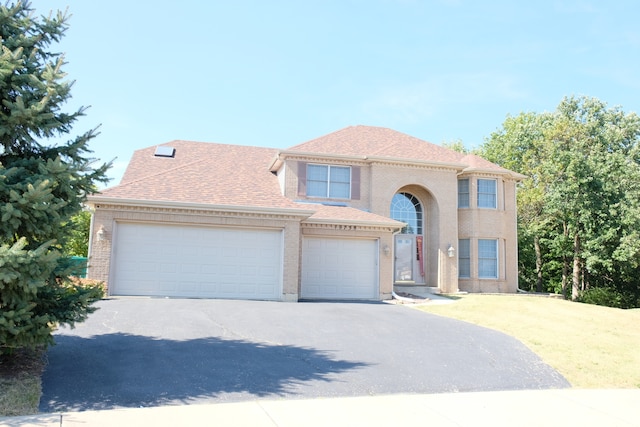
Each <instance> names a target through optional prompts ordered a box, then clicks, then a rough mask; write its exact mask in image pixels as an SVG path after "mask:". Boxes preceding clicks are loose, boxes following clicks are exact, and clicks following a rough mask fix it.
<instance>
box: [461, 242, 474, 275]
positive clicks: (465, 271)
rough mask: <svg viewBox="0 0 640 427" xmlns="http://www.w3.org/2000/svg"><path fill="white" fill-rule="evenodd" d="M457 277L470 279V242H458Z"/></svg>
mask: <svg viewBox="0 0 640 427" xmlns="http://www.w3.org/2000/svg"><path fill="white" fill-rule="evenodd" d="M458 277H462V278H469V277H471V241H470V240H469V239H460V240H458Z"/></svg>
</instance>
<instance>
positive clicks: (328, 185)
mask: <svg viewBox="0 0 640 427" xmlns="http://www.w3.org/2000/svg"><path fill="white" fill-rule="evenodd" d="M310 167H321V168H326V175H325V179H324V180H311V179H310V178H309V177H310V175H311V174H310V173H309V168H310ZM332 169H348V171H349V180H348V182H346V184H347V188H348V190H347V192H348V194H347V196H346V197H340V196H331V187H332V180H331V170H332ZM351 174H352V172H351V166H341V165H323V164H318V163H309V164H307V177H306V180H307V184H306V187H307V191H306V194H307V197H320V198H325V199H344V200H349V199H351V183H352V176H351ZM311 182H316V183H324V190H325V191H324V193H323V194H311V192H310V190H311V187H312V185H309V184H310V183H311ZM334 184H337V183H334ZM340 184H345V183H344V182H341V183H340Z"/></svg>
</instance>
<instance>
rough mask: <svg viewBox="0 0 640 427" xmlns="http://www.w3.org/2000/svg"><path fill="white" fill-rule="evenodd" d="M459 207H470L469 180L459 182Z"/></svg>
mask: <svg viewBox="0 0 640 427" xmlns="http://www.w3.org/2000/svg"><path fill="white" fill-rule="evenodd" d="M458 207H459V208H468V207H469V179H459V180H458Z"/></svg>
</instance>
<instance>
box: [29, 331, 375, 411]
mask: <svg viewBox="0 0 640 427" xmlns="http://www.w3.org/2000/svg"><path fill="white" fill-rule="evenodd" d="M56 342H57V345H56V346H54V347H52V348H51V349H50V350H49V353H48V357H49V365H48V367H47V369H46V371H45V374H44V377H43V384H44V389H43V396H42V398H41V400H40V411H43V412H54V411H82V410H99V409H111V408H115V407H146V406H158V405H166V404H183V403H194V402H195V401H197V400H198V399H199V398H209V399H210V398H212V397H214V398H215V397H216V396H218V397H221V398H222V399H223V400H227V401H233V400H240V399H242V398H244V399H246V398H247V395H252V396H254V397H263V396H271V397H278V396H295V395H296V386H297V385H300V384H302V383H305V385H309V384H313V382H327V381H339V380H338V379H337V374H339V373H341V372H344V371H348V370H354V369H359V368H362V367H365V366H366V365H367V364H365V363H359V362H351V361H346V360H335V359H334V358H332V356H331V355H330V354H328V353H325V352H320V351H317V350H314V349H310V348H302V347H295V346H289V345H268V344H261V343H256V342H249V341H243V340H234V339H220V338H216V337H210V338H198V339H190V340H170V339H155V338H153V337H147V336H139V335H133V334H126V333H112V334H102V335H95V336H92V337H79V336H73V335H57V336H56ZM334 375H335V376H336V377H334Z"/></svg>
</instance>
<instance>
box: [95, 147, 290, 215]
mask: <svg viewBox="0 0 640 427" xmlns="http://www.w3.org/2000/svg"><path fill="white" fill-rule="evenodd" d="M162 145H167V146H172V147H174V148H175V149H176V153H175V157H173V158H165V157H155V156H154V155H153V153H154V151H155V147H149V148H145V149H142V150H137V151H136V152H135V153H134V154H133V157H132V159H131V162H130V163H129V166H128V168H127V172H126V173H125V175H124V176H123V178H122V181H121V183H120V184H119V185H117V186H115V187H112V188H108V189H106V190H103V191H102V192H101V194H100V195H101V196H102V197H113V198H122V199H136V200H154V201H171V202H187V203H202V204H212V205H231V206H256V207H270V208H298V206H297V205H296V204H295V203H294V202H293V201H291V200H289V199H287V198H286V197H284V196H283V195H282V194H281V193H280V186H279V184H278V179H277V177H276V176H274V175H273V174H272V173H271V172H269V170H268V168H267V166H266V165H267V164H268V163H269V161H270V159H271V158H272V157H273V156H275V153H276V150H274V149H271V148H263V147H247V146H239V145H227V144H211V143H205V142H193V141H172V142H169V143H166V144H162Z"/></svg>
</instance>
